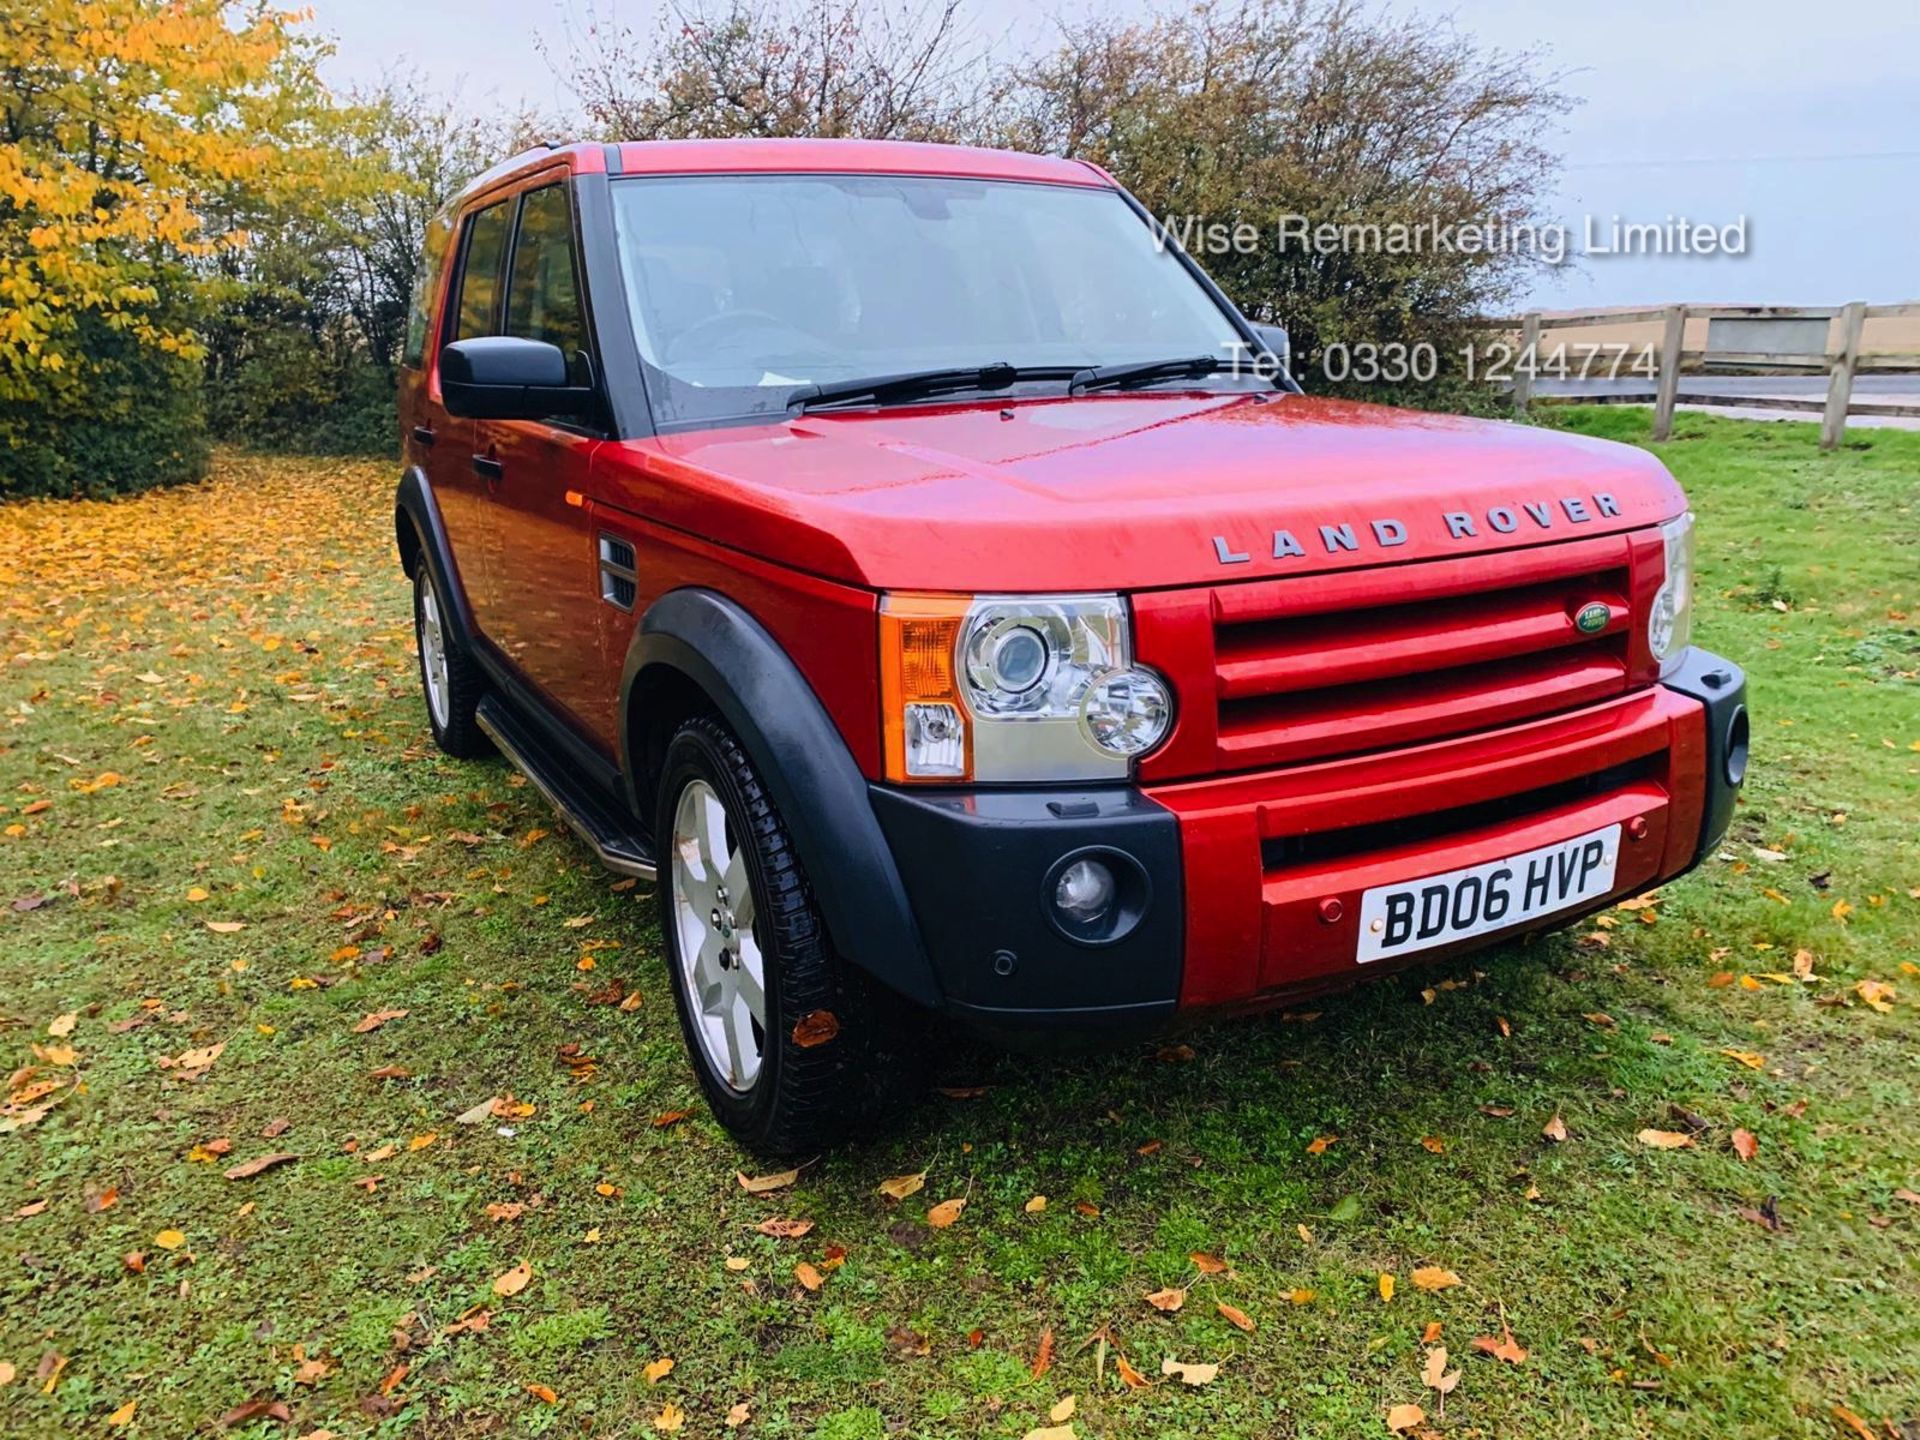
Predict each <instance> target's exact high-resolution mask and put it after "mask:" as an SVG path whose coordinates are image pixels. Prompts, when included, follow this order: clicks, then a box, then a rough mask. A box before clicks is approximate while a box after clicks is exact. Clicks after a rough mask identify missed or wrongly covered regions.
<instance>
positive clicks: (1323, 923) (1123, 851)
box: [872, 650, 1747, 1035]
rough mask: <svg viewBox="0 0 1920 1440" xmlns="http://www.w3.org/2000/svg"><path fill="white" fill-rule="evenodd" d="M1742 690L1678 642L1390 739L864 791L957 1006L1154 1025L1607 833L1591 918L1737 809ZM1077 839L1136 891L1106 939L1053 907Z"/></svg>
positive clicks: (1048, 1023)
mask: <svg viewBox="0 0 1920 1440" xmlns="http://www.w3.org/2000/svg"><path fill="white" fill-rule="evenodd" d="M1745 700H1746V679H1745V677H1744V675H1742V673H1741V671H1740V669H1739V667H1738V666H1736V665H1734V664H1732V663H1731V662H1729V661H1726V660H1722V659H1720V658H1718V657H1717V656H1713V655H1710V654H1708V653H1707V652H1705V651H1701V650H1692V651H1689V652H1688V654H1687V656H1686V659H1685V662H1684V663H1683V664H1682V665H1681V667H1680V668H1679V670H1678V671H1677V672H1676V673H1675V674H1673V675H1672V676H1670V677H1668V679H1667V680H1666V681H1665V682H1663V683H1662V684H1660V685H1657V686H1654V687H1652V688H1650V689H1646V690H1642V691H1639V692H1637V693H1635V694H1632V695H1627V696H1622V697H1619V698H1618V699H1615V700H1610V701H1607V702H1605V703H1602V704H1598V705H1593V706H1588V707H1585V708H1582V709H1579V710H1575V711H1571V712H1568V713H1566V714H1562V715H1556V716H1552V717H1549V718H1546V719H1542V720H1536V721H1532V722H1529V723H1526V724H1522V725H1515V726H1510V727H1507V728H1504V729H1499V730H1494V731H1488V732H1485V733H1482V734H1478V735H1470V736H1463V737H1459V738H1456V739H1452V740H1446V741H1438V742H1433V743H1429V744H1424V745H1417V746H1410V747H1405V748H1402V749H1397V750H1390V751H1383V752H1377V753H1374V754H1369V755H1361V756H1354V757H1349V758H1345V759H1340V760H1333V761H1326V762H1322V763H1316V764H1307V765H1298V766H1292V767H1289V768H1287V769H1284V770H1278V771H1268V772H1263V773H1258V774H1250V775H1232V776H1223V777H1216V778H1210V779H1206V780H1200V781H1191V782H1186V783H1180V784H1171V785H1164V786H1156V787H1149V788H1146V789H1126V788H1108V789H1089V790H1080V791H1070V792H1068V791H1062V792H1040V791H1033V790H998V791H987V790H980V791H936V792H914V791H906V790H896V789H891V788H889V787H885V786H874V787H873V789H872V797H873V805H874V810H875V813H876V814H877V815H878V817H879V820H880V824H881V827H882V829H883V831H884V832H885V834H886V837H887V841H888V844H889V846H890V848H891V849H892V851H893V854H894V858H895V862H896V864H897V865H898V867H899V870H900V874H901V877H902V879H903V881H904V883H905V885H906V889H907V893H908V896H909V898H910V900H911V902H912V905H913V909H914V914H915V918H916V920H917V922H918V924H919V927H920V931H921V934H922V936H923V938H924V940H925V944H926V948H927V951H928V954H929V956H930V958H931V960H932V962H933V965H934V968H935V971H936V972H937V975H938V978H939V981H940V984H941V986H942V989H943V991H944V994H945V997H946V1006H947V1009H948V1010H949V1011H950V1012H951V1013H953V1014H954V1015H956V1016H957V1017H959V1018H962V1019H964V1020H967V1021H969V1022H971V1023H973V1024H974V1025H975V1026H976V1027H979V1028H983V1029H987V1030H990V1031H994V1032H999V1033H1001V1034H1003V1035H1008V1034H1016V1033H1017V1032H1020V1031H1030V1030H1032V1029H1034V1028H1036V1027H1039V1028H1046V1029H1066V1030H1075V1029H1080V1030H1085V1029H1105V1030H1109V1031H1111V1030H1113V1029H1115V1028H1121V1029H1125V1030H1152V1029H1155V1028H1160V1027H1162V1026H1164V1025H1165V1023H1166V1022H1167V1021H1168V1020H1169V1019H1171V1018H1172V1016H1173V1015H1174V1013H1175V1012H1176V1011H1185V1010H1197V1009H1217V1008H1234V1007H1247V1006H1257V1005H1262V1004H1270V1003H1275V1002H1278V1001H1282V1000H1285V999H1288V998H1292V997H1297V996H1301V995H1305V994H1308V993H1312V992H1313V991H1316V990H1323V989H1327V988H1332V987H1335V986H1339V985H1342V984H1345V983H1348V982H1350V981H1352V980H1353V979H1355V978H1357V977H1358V976H1359V975H1361V974H1367V973H1378V972H1380V971H1382V970H1384V969H1391V968H1394V965H1393V964H1392V963H1391V962H1387V963H1375V964H1370V965H1362V964H1360V963H1359V962H1358V961H1357V960H1356V958H1355V956H1356V954H1357V951H1358V948H1359V928H1358V927H1359V915H1360V910H1361V905H1360V901H1361V896H1362V894H1363V893H1364V892H1365V891H1366V890H1368V889H1369V888H1371V887H1373V886H1376V885H1383V884H1391V883H1397V882H1401V881H1406V880H1411V879H1418V878H1420V877H1423V876H1428V875H1434V874H1438V873H1441V872H1443V871H1449V870H1455V869H1461V868H1464V867H1466V866H1471V865H1476V864H1480V863H1482V862H1485V861H1490V860H1495V859H1499V858H1503V857H1505V856H1509V855H1515V854H1519V853H1522V852H1525V851H1528V850H1531V849H1533V848H1535V847H1537V846H1541V845H1546V844H1550V843H1552V842H1554V841H1556V840H1561V839H1566V838H1569V837H1572V836H1575V835H1579V834H1582V833H1584V832H1587V831H1591V830H1594V829H1597V828H1599V827H1601V826H1604V825H1609V824H1614V823H1619V824H1621V825H1622V826H1623V827H1624V833H1625V835H1626V837H1627V838H1626V841H1625V842H1624V843H1623V844H1622V846H1621V853H1620V860H1619V865H1618V869H1617V872H1616V876H1615V884H1614V888H1613V889H1612V890H1611V891H1610V892H1609V893H1608V894H1607V895H1606V896H1605V897H1602V898H1600V899H1599V900H1597V901H1595V902H1594V903H1593V904H1591V905H1589V906H1588V907H1587V908H1588V909H1589V910H1591V909H1595V908H1599V906H1602V905H1605V904H1610V903H1612V902H1613V901H1615V900H1617V899H1619V898H1621V897H1623V896H1628V895H1633V894H1637V893H1639V892H1641V891H1644V890H1646V889H1649V888H1650V887H1652V886H1653V885H1656V884H1658V883H1660V882H1661V881H1664V880H1667V879H1671V878H1672V877H1674V876H1676V875H1679V874H1681V873H1683V872H1684V871H1686V870H1688V869H1691V868H1692V867H1693V866H1694V865H1695V864H1697V863H1698V862H1699V861H1700V859H1701V858H1702V856H1703V855H1704V854H1705V853H1706V852H1707V850H1708V849H1709V848H1710V847H1711V846H1713V845H1714V844H1717V843H1718V842H1719V840H1720V838H1721V836H1722V835H1724V834H1725V832H1726V829H1727V826H1728V824H1729V823H1730V821H1731V818H1732V813H1733V805H1734V798H1735V795H1736V793H1737V791H1738V789H1739V785H1740V783H1741V780H1742V779H1743V778H1744V775H1745V769H1746V750H1747V722H1746V706H1745ZM1088 849H1093V850H1100V851H1106V852H1117V853H1118V854H1119V855H1121V856H1124V857H1130V858H1131V860H1132V861H1133V862H1134V863H1135V864H1137V866H1138V869H1139V873H1140V875H1141V877H1143V880H1144V885H1145V895H1146V898H1145V904H1144V906H1143V908H1142V911H1141V914H1140V916H1139V918H1138V921H1137V923H1136V924H1135V925H1134V926H1133V927H1132V929H1131V930H1130V931H1129V932H1128V933H1127V934H1126V935H1124V936H1123V937H1121V938H1119V939H1116V940H1114V941H1112V942H1111V943H1107V944H1102V945H1098V946H1088V945H1085V944H1082V943H1079V942H1076V941H1074V940H1072V939H1070V938H1068V937H1067V936H1066V935H1064V934H1063V933H1061V931H1060V929H1059V928H1058V927H1056V926H1055V925H1054V923H1053V922H1052V920H1051V919H1050V918H1049V915H1048V909H1049V899H1048V887H1047V884H1046V881H1047V879H1048V877H1049V876H1050V875H1051V874H1053V873H1055V872H1056V867H1057V865H1058V864H1059V862H1060V861H1062V860H1063V859H1064V858H1066V857H1068V856H1070V855H1072V854H1073V853H1075V852H1077V851H1080V850H1088ZM1576 913H1577V912H1567V913H1563V914H1560V915H1556V916H1554V917H1552V918H1551V920H1549V921H1547V922H1545V923H1546V924H1547V925H1558V924H1564V923H1565V922H1566V921H1567V920H1569V919H1572V918H1574V915H1575V914H1576ZM1524 928H1526V927H1518V929H1524ZM1518 929H1509V930H1506V931H1496V932H1494V933H1492V934H1490V935H1485V936H1479V937H1476V938H1474V939H1472V940H1467V941H1462V942H1459V943H1457V944H1454V945H1451V946H1445V947H1439V948H1435V949H1431V950H1426V951H1422V952H1420V953H1419V954H1418V956H1417V957H1412V958H1415V959H1418V960H1431V959H1442V958H1446V957H1447V956H1449V955H1454V954H1459V953H1462V952H1465V951H1469V950H1475V949H1480V948H1482V947H1484V946H1486V945H1489V944H1493V943H1497V942H1498V941H1500V940H1503V939H1506V938H1510V937H1511V936H1512V935H1514V934H1515V933H1518Z"/></svg>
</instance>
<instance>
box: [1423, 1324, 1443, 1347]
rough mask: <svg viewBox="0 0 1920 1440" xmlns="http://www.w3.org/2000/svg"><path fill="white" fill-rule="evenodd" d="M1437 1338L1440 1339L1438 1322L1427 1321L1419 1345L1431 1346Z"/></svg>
mask: <svg viewBox="0 0 1920 1440" xmlns="http://www.w3.org/2000/svg"><path fill="white" fill-rule="evenodd" d="M1439 1338H1440V1322H1439V1321H1438V1320H1429V1321H1428V1322H1427V1328H1426V1329H1425V1331H1423V1332H1422V1333H1421V1336H1420V1343H1421V1344H1422V1345H1431V1344H1433V1342H1434V1341H1436V1340H1438V1339H1439Z"/></svg>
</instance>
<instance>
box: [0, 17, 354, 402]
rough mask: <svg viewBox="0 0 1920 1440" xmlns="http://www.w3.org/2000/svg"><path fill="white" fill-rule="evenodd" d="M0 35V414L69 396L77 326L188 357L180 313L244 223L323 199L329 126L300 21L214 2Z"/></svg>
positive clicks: (193, 353)
mask: <svg viewBox="0 0 1920 1440" xmlns="http://www.w3.org/2000/svg"><path fill="white" fill-rule="evenodd" d="M9 10H10V14H9V18H8V22H7V24H6V25H5V26H4V27H0V73H4V74H6V76H7V77H8V84H7V86H6V87H5V89H4V91H0V118H4V121H5V124H4V126H0V136H4V138H0V300H3V301H4V304H5V311H4V314H0V400H26V401H29V402H31V401H34V400H36V399H40V398H43V397H44V396H45V395H47V394H48V393H50V392H53V391H56V390H57V389H58V388H59V387H61V386H63V385H66V386H72V385H78V384H81V383H83V377H84V373H85V369H86V356H85V354H84V353H82V351H81V348H80V340H79V323H78V322H79V319H80V317H81V316H82V315H83V314H87V313H92V314H94V315H97V316H99V317H100V318H101V319H102V320H103V321H104V322H105V324H106V325H107V326H108V327H109V328H110V329H113V330H116V331H122V332H124V333H126V334H127V335H128V336H130V337H131V338H132V339H133V340H134V341H136V342H137V343H138V344H140V345H143V346H153V347H155V348H158V349H162V350H164V351H166V352H168V353H171V354H175V355H179V356H181V357H184V358H187V359H197V358H199V355H200V353H201V347H200V345H199V342H198V340H197V339H196V337H195V336H194V334H193V333H192V331H191V329H190V328H189V326H188V325H187V323H186V321H185V319H184V317H183V313H182V308H181V306H179V305H174V306H171V307H167V308H165V309H163V308H161V307H160V305H159V302H160V300H161V298H162V295H163V290H164V291H165V292H166V293H168V294H173V295H177V297H178V298H180V299H185V298H187V297H189V296H190V295H191V294H192V293H193V291H194V289H195V287H196V286H198V285H199V284H201V283H203V282H204V281H205V279H206V278H207V276H208V275H209V273H210V272H211V271H213V270H214V269H215V268H217V265H218V263H219V260H220V257H221V256H222V255H223V253H225V252H228V251H231V250H233V249H235V248H237V247H239V246H242V245H244V244H245V243H246V238H247V237H246V232H245V230H244V228H243V227H242V225H241V224H240V223H238V222H239V221H241V220H243V219H244V218H245V216H246V214H247V213H249V212H252V211H255V210H258V209H261V208H273V207H278V206H286V205H291V204H294V203H296V202H301V203H309V204H310V203H313V201H314V200H315V199H316V198H317V197H320V196H324V195H328V194H333V193H338V192H337V190H336V188H335V187H337V186H338V185H340V184H342V183H344V182H343V181H342V180H341V179H340V167H337V166H333V165H330V164H329V163H328V161H329V153H330V152H329V145H328V135H329V133H330V132H331V131H332V130H333V129H334V127H335V126H336V124H337V123H338V122H339V120H340V118H341V117H342V116H343V115H344V114H345V112H343V111H340V110H338V109H336V108H335V107H333V105H332V104H331V102H330V100H329V99H328V97H327V94H326V90H325V88H324V87H323V85H322V84H321V82H320V80H319V77H318V74H317V72H316V70H315V64H316V62H317V61H318V60H319V59H320V58H321V56H322V55H323V54H324V53H325V50H324V47H323V46H322V45H321V44H319V43H318V42H317V41H315V40H314V39H312V38H311V37H309V36H306V35H303V34H301V33H300V32H299V30H298V29H297V27H298V26H299V25H300V24H302V23H304V20H305V18H306V17H305V16H304V15H302V14H299V13H295V12H289V11H282V10H278V9H273V8H270V7H269V6H267V5H264V4H260V3H258V0H253V3H248V4H244V5H235V4H232V3H228V0H35V3H33V4H31V5H28V6H26V7H25V8H24V11H22V9H21V8H20V7H9Z"/></svg>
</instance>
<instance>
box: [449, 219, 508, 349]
mask: <svg viewBox="0 0 1920 1440" xmlns="http://www.w3.org/2000/svg"><path fill="white" fill-rule="evenodd" d="M507 204H508V202H507V201H505V200H502V201H501V202H500V203H499V204H497V205H489V206H488V207H487V208H486V209H484V210H482V211H481V212H480V213H479V214H477V215H475V216H474V217H473V219H471V220H470V221H468V222H467V251H466V258H465V259H464V260H463V261H462V262H461V265H460V309H459V312H458V315H459V318H458V320H457V322H456V323H455V325H454V329H453V338H454V339H456V340H467V339H470V338H472V337H473V336H475V335H492V334H493V333H495V332H494V322H495V320H496V319H497V318H498V316H499V314H500V261H501V259H502V257H503V256H504V255H505V253H506V249H507Z"/></svg>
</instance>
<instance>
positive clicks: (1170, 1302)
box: [1146, 1286, 1187, 1315]
mask: <svg viewBox="0 0 1920 1440" xmlns="http://www.w3.org/2000/svg"><path fill="white" fill-rule="evenodd" d="M1146 1300H1147V1303H1148V1304H1149V1305H1151V1306H1153V1308H1154V1309H1156V1310H1161V1311H1164V1312H1166V1313H1167V1314H1169V1315H1171V1314H1172V1313H1173V1312H1174V1311H1175V1310H1178V1309H1179V1308H1180V1307H1181V1306H1182V1305H1184V1304H1186V1303H1187V1292H1186V1291H1184V1290H1181V1289H1179V1288H1177V1287H1175V1286H1168V1287H1167V1288H1166V1289H1165V1290H1156V1291H1154V1292H1153V1293H1152V1294H1151V1295H1149V1296H1147V1297H1146Z"/></svg>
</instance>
